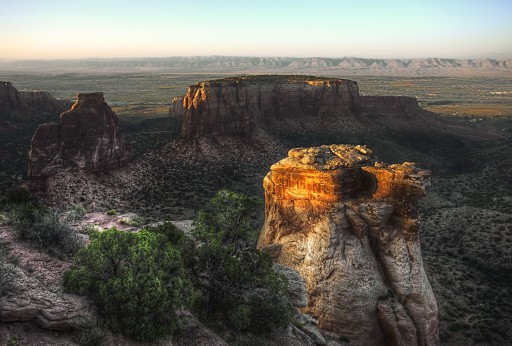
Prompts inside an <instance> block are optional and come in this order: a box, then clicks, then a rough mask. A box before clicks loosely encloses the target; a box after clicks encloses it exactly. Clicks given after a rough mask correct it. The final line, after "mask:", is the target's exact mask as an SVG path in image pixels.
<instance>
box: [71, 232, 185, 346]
mask: <svg viewBox="0 0 512 346" xmlns="http://www.w3.org/2000/svg"><path fill="white" fill-rule="evenodd" d="M184 273H185V272H184V269H183V262H182V259H181V255H180V253H179V251H178V250H177V249H176V248H175V247H174V246H173V245H172V244H170V243H169V241H168V239H167V237H165V236H163V235H161V234H156V233H152V232H148V231H140V232H137V233H128V232H121V231H117V230H115V229H110V230H107V231H105V232H99V233H95V234H92V235H91V243H90V245H89V246H88V247H87V248H84V249H82V250H80V251H79V252H78V253H77V255H76V256H75V261H74V264H73V266H72V267H71V268H70V270H69V271H68V272H66V274H65V278H64V285H65V288H66V290H67V291H68V292H73V293H77V294H82V295H87V296H89V297H90V298H91V299H92V300H93V301H94V302H95V303H96V305H97V307H98V310H99V313H100V314H101V315H102V316H103V318H104V319H105V324H106V326H107V327H109V328H111V329H112V330H113V331H121V332H123V333H125V334H126V335H128V336H131V337H133V338H134V339H136V340H141V341H152V340H155V339H157V338H158V337H161V336H164V335H167V334H171V333H172V332H173V331H174V330H175V328H176V326H177V321H176V315H175V312H174V311H175V309H176V308H177V307H179V306H181V305H182V304H185V303H187V301H188V293H189V292H190V290H191V287H190V284H189V282H188V280H187V279H186V277H185V274H184Z"/></svg>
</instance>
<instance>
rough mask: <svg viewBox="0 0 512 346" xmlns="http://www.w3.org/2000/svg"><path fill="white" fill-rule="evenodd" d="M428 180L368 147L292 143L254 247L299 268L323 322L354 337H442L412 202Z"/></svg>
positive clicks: (268, 184) (372, 340) (370, 341)
mask: <svg viewBox="0 0 512 346" xmlns="http://www.w3.org/2000/svg"><path fill="white" fill-rule="evenodd" d="M429 184H430V172H429V171H425V170H421V169H419V168H417V167H416V165H415V164H412V163H407V162H406V163H404V164H401V165H389V166H388V165H386V164H383V163H379V162H377V161H376V160H375V157H374V156H373V154H372V152H371V150H370V149H368V148H366V147H364V146H349V145H331V146H321V147H313V148H309V149H301V148H299V149H292V150H290V152H289V153H288V157H287V158H285V159H283V160H281V161H279V162H278V163H276V164H274V165H273V166H272V167H271V171H270V173H268V174H267V176H266V177H265V179H264V183H263V185H264V188H265V223H264V226H263V229H262V231H261V234H260V238H259V242H258V247H259V248H260V249H262V250H263V251H267V252H268V253H269V254H271V256H273V258H274V259H275V261H276V262H278V263H280V264H282V265H285V266H288V267H291V268H293V269H295V270H296V271H298V272H299V273H300V274H301V276H302V277H303V278H304V280H305V281H306V285H307V292H308V294H307V306H306V307H305V308H303V310H302V311H303V312H304V313H307V314H310V315H312V316H313V317H314V318H316V319H318V322H319V327H320V328H322V329H324V330H327V331H330V332H334V333H336V334H338V335H340V336H344V337H347V338H348V339H349V340H350V343H351V344H354V345H381V344H389V345H437V344H439V338H438V318H437V304H436V300H435V297H434V294H433V292H432V289H431V287H430V284H429V281H428V278H427V277H426V274H425V271H424V269H423V264H422V257H421V251H420V245H419V235H418V232H419V217H418V213H417V211H416V206H415V201H416V200H417V199H418V198H420V197H422V196H423V195H425V193H426V188H427V187H428V186H429Z"/></svg>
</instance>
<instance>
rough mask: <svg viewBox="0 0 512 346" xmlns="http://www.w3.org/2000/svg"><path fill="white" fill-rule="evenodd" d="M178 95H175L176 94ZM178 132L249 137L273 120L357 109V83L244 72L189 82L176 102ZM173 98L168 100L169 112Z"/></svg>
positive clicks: (328, 116)
mask: <svg viewBox="0 0 512 346" xmlns="http://www.w3.org/2000/svg"><path fill="white" fill-rule="evenodd" d="M177 101H179V100H177ZM181 105H182V107H183V114H184V120H183V128H182V131H181V136H182V137H183V138H188V139H190V138H195V137H202V136H215V135H225V136H237V137H241V138H246V139H250V138H251V137H252V136H253V135H254V134H255V131H256V128H257V127H269V126H271V124H272V123H273V121H274V120H277V121H279V120H283V119H286V118H290V117H291V118H294V117H295V118H298V117H300V116H306V117H314V118H316V119H317V120H319V121H327V120H328V119H332V118H335V117H336V116H342V115H345V116H348V115H351V114H353V113H355V112H357V111H358V107H359V89H358V87H357V83H356V82H353V81H350V80H344V79H323V78H317V77H304V76H299V77H297V76H248V77H236V78H226V79H221V80H215V81H206V82H201V83H198V84H196V85H191V86H190V87H189V89H188V92H187V94H186V95H185V97H184V99H183V101H182V102H181ZM176 106H178V102H177V103H174V102H173V113H174V114H179V111H178V110H176Z"/></svg>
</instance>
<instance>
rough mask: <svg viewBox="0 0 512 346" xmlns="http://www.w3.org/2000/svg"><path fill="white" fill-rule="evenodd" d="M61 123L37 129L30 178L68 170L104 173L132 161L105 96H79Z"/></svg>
mask: <svg viewBox="0 0 512 346" xmlns="http://www.w3.org/2000/svg"><path fill="white" fill-rule="evenodd" d="M60 120H61V121H60V123H58V124H43V125H40V126H39V127H38V128H37V129H36V132H35V134H34V137H33V138H32V144H31V149H30V153H29V176H30V177H32V178H34V177H47V176H50V175H52V174H54V173H56V172H58V171H59V170H61V169H66V168H76V169H81V170H87V171H104V170H108V169H113V168H118V167H121V166H122V165H124V164H125V163H126V162H128V161H129V160H130V159H131V157H132V153H131V151H130V150H129V148H128V147H127V145H126V144H125V143H124V141H122V140H121V138H120V136H119V133H118V119H117V116H116V115H115V113H114V112H113V111H112V109H111V108H110V107H109V106H108V105H107V104H106V103H105V100H104V98H103V93H90V94H78V99H77V101H76V103H75V104H74V105H73V107H72V108H71V109H70V110H69V111H67V112H64V113H62V114H61V115H60Z"/></svg>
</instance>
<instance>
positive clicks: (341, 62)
mask: <svg viewBox="0 0 512 346" xmlns="http://www.w3.org/2000/svg"><path fill="white" fill-rule="evenodd" d="M75 69H77V70H154V71H169V72H173V71H210V72H212V71H213V72H221V71H222V72H243V71H250V72H257V71H265V72H268V71H274V72H283V73H295V72H301V71H315V72H319V71H320V72H322V71H325V72H326V73H332V72H334V73H336V71H358V72H366V73H370V74H374V73H375V74H380V73H396V72H398V73H406V74H408V72H410V73H413V74H416V73H418V72H419V71H425V72H426V73H427V74H431V73H433V74H445V73H446V72H448V73H450V72H454V71H455V72H456V71H466V70H468V71H496V72H498V71H503V72H505V71H506V73H507V74H508V72H510V71H512V58H511V59H505V60H496V59H445V58H425V59H366V58H354V57H343V58H320V57H313V58H293V57H230V56H194V57H168V58H112V59H101V58H96V59H76V60H17V61H10V62H6V61H0V70H3V71H19V70H23V71H30V70H34V71H37V70H55V71H60V70H62V71H64V70H75Z"/></svg>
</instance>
